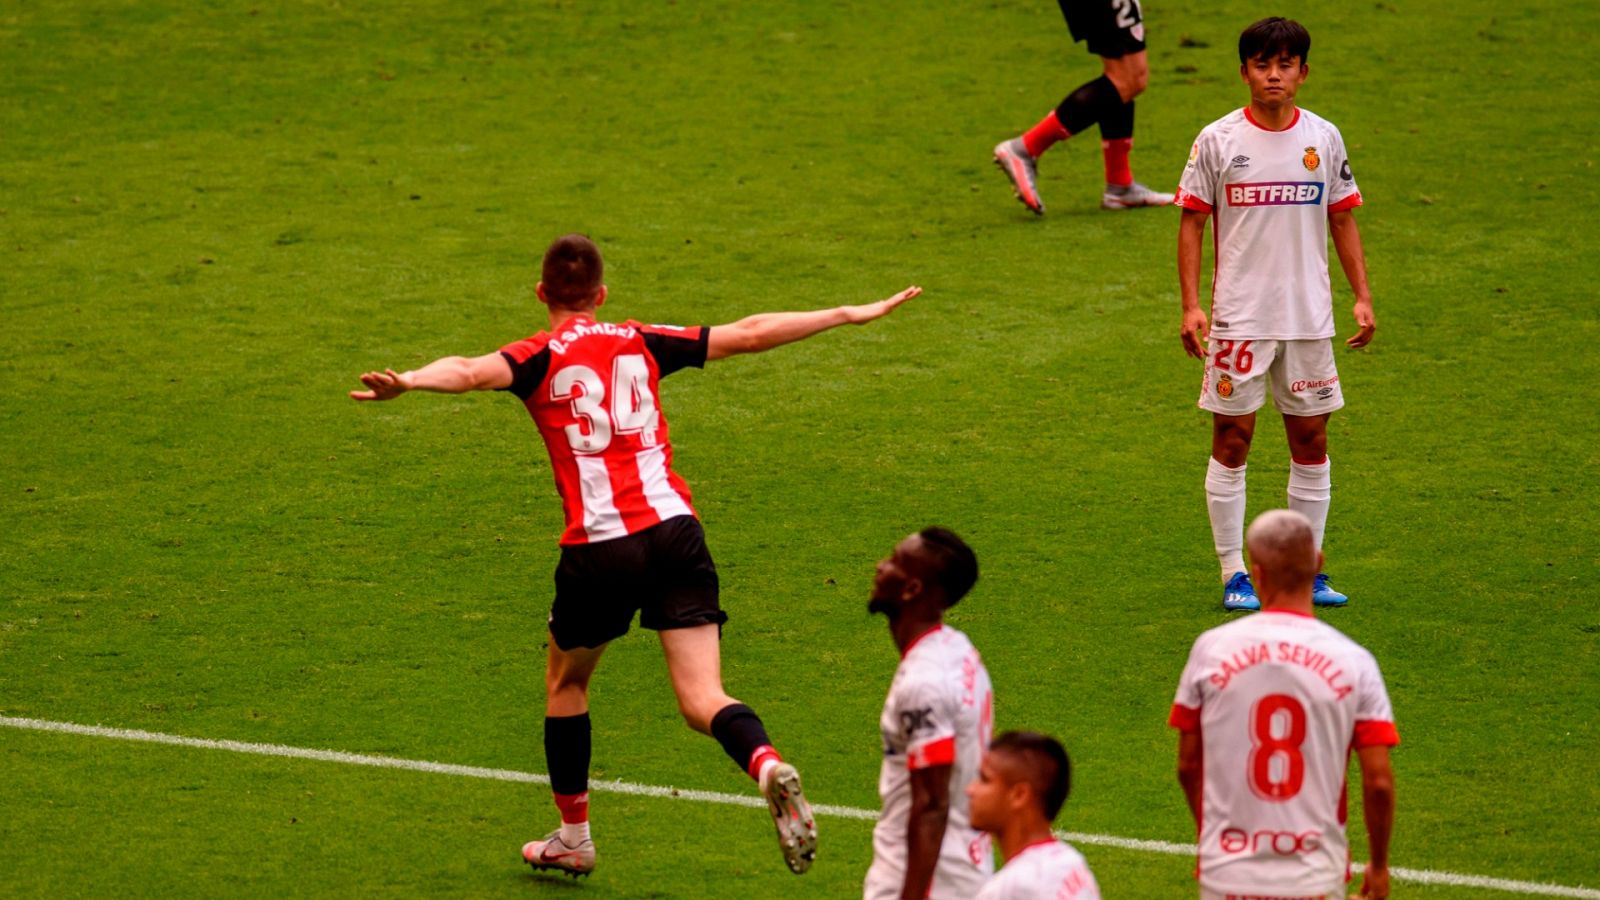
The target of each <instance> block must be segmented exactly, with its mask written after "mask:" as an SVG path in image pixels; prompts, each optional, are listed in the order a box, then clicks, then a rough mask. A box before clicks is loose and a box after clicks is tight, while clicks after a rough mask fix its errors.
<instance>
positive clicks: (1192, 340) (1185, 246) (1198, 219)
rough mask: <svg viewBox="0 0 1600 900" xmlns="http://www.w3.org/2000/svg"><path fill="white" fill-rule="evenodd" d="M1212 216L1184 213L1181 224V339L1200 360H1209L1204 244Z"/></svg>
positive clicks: (1179, 279) (1179, 237) (1179, 287)
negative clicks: (1203, 289)
mask: <svg viewBox="0 0 1600 900" xmlns="http://www.w3.org/2000/svg"><path fill="white" fill-rule="evenodd" d="M1210 217H1211V214H1210V213H1208V212H1200V211H1199V210H1194V209H1185V210H1184V211H1183V221H1182V222H1180V223H1179V224H1178V295H1179V297H1180V298H1181V299H1182V301H1183V325H1182V329H1181V330H1180V331H1179V337H1181V338H1182V339H1183V349H1184V351H1185V352H1187V353H1188V354H1189V355H1190V356H1192V357H1194V358H1196V359H1205V358H1206V332H1207V330H1208V326H1207V324H1206V311H1205V310H1203V309H1201V308H1200V244H1201V242H1202V240H1203V239H1204V238H1205V236H1206V220H1207V219H1209V218H1210Z"/></svg>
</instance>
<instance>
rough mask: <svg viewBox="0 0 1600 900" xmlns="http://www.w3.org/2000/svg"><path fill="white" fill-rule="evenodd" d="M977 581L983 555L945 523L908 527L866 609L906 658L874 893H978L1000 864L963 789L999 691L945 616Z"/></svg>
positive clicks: (886, 747) (888, 709)
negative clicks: (884, 624)
mask: <svg viewBox="0 0 1600 900" xmlns="http://www.w3.org/2000/svg"><path fill="white" fill-rule="evenodd" d="M977 580H978V560H977V557H976V556H974V555H973V552H972V550H971V548H969V547H968V546H967V545H966V544H965V543H964V542H963V541H962V540H961V538H959V537H957V536H956V535H955V534H954V533H952V532H951V531H949V530H948V529H944V528H924V529H923V530H922V531H919V532H917V533H916V534H913V535H911V536H909V537H907V538H906V539H905V540H902V541H901V542H900V543H899V544H897V545H895V548H894V553H893V554H891V555H890V556H889V558H888V559H885V560H883V561H882V562H880V563H878V571H877V574H876V576H875V577H874V578H873V582H872V599H871V601H870V602H868V604H867V609H868V610H869V611H870V612H874V613H883V614H884V615H885V616H887V617H888V619H889V633H890V635H891V636H893V638H894V643H895V646H896V647H898V648H899V649H900V667H899V668H898V669H896V670H895V673H894V682H893V684H891V685H890V687H889V698H888V700H886V701H885V702H884V704H883V718H882V720H881V721H880V723H879V726H880V728H881V730H882V732H883V768H882V770H881V772H880V774H879V776H878V795H879V796H880V797H882V798H883V812H882V814H881V815H879V817H878V824H877V827H876V828H874V829H873V831H872V867H871V868H870V869H868V870H867V879H866V885H865V891H864V895H865V897H866V898H867V900H894V898H904V900H923V898H929V900H971V898H972V897H973V896H974V895H976V894H977V893H978V891H979V889H981V888H982V887H983V884H984V882H985V881H986V880H987V879H988V878H989V875H990V873H992V872H993V871H994V857H993V853H992V852H991V850H990V846H989V837H988V835H985V834H984V833H983V832H981V831H978V830H977V829H975V828H973V827H972V824H971V821H970V819H971V817H970V815H969V802H968V799H967V795H966V792H965V791H964V790H962V789H963V788H964V787H965V786H966V785H967V783H968V782H970V781H972V779H973V778H975V777H976V776H977V774H978V763H979V761H980V759H981V758H982V756H983V752H984V748H985V747H987V746H988V745H989V735H990V734H991V733H992V732H993V730H994V693H993V690H992V689H991V687H990V684H989V672H988V671H987V670H986V669H984V667H983V660H982V659H980V658H979V657H978V651H977V649H976V648H974V647H973V646H972V642H971V641H969V640H967V636H966V635H964V634H962V633H961V632H959V631H957V630H955V629H954V628H951V627H949V626H947V625H945V624H944V611H945V610H946V609H949V608H950V607H952V606H954V605H956V603H957V601H959V600H960V599H961V598H962V597H964V596H966V593H967V591H969V590H971V589H972V585H973V584H974V583H975V582H976V581H977Z"/></svg>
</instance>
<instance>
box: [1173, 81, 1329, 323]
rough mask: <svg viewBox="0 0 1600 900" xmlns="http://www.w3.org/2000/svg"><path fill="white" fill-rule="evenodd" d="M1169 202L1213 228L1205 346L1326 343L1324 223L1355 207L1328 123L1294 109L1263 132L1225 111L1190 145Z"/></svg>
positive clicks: (1244, 114) (1239, 113) (1245, 116)
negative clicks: (1281, 125)
mask: <svg viewBox="0 0 1600 900" xmlns="http://www.w3.org/2000/svg"><path fill="white" fill-rule="evenodd" d="M1173 202H1174V203H1176V204H1177V205H1179V206H1182V207H1183V208H1185V209H1192V210H1195V211H1197V212H1208V213H1211V216H1212V220H1213V222H1214V223H1215V225H1216V228H1215V230H1214V231H1213V232H1212V234H1213V239H1214V240H1215V242H1216V273H1215V277H1214V278H1213V281H1212V285H1211V336H1212V337H1214V338H1227V339H1229V340H1278V341H1288V340H1315V339H1319V338H1330V337H1333V290H1332V288H1331V286H1330V285H1329V283H1328V215H1329V214H1330V213H1333V212H1337V211H1340V210H1346V209H1350V208H1352V207H1356V206H1360V205H1361V191H1360V190H1359V189H1357V187H1356V182H1355V176H1353V175H1352V174H1351V173H1350V158H1349V156H1348V154H1346V152H1345V148H1344V138H1343V137H1341V136H1340V134H1339V129H1337V128H1335V127H1334V126H1333V123H1331V122H1329V121H1328V120H1326V119H1323V118H1321V117H1320V116H1317V115H1315V114H1314V113H1311V112H1309V111H1307V110H1303V109H1301V110H1296V111H1295V118H1294V121H1293V122H1292V123H1291V124H1290V125H1289V127H1288V128H1285V129H1284V130H1282V131H1268V130H1267V129H1266V128H1264V127H1262V126H1261V125H1258V124H1257V123H1256V121H1255V118H1254V117H1252V116H1251V115H1250V110H1249V109H1242V110H1235V111H1233V112H1232V113H1229V114H1228V115H1226V116H1223V117H1222V118H1220V119H1218V120H1217V121H1215V122H1212V123H1211V124H1210V125H1207V126H1206V127H1205V129H1204V130H1203V131H1201V132H1200V136H1199V137H1198V138H1196V139H1195V143H1194V149H1193V150H1192V151H1190V154H1189V162H1188V164H1187V165H1186V166H1185V167H1184V170H1183V178H1182V179H1181V180H1180V181H1179V183H1178V195H1177V199H1176V200H1174V201H1173Z"/></svg>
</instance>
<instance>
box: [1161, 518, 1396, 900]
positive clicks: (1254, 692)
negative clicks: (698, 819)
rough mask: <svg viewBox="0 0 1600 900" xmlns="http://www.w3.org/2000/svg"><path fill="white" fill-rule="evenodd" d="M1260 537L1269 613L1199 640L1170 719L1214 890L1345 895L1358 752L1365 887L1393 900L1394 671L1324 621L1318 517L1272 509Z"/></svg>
mask: <svg viewBox="0 0 1600 900" xmlns="http://www.w3.org/2000/svg"><path fill="white" fill-rule="evenodd" d="M1248 538H1249V549H1250V561H1251V566H1250V573H1251V574H1252V575H1254V576H1255V583H1256V588H1257V590H1258V591H1260V597H1261V603H1262V614H1261V615H1258V616H1251V617H1249V618H1246V619H1240V620H1237V621H1234V622H1230V623H1228V624H1226V625H1222V626H1219V627H1217V628H1213V629H1211V630H1210V631H1207V632H1206V633H1205V634H1202V635H1201V636H1200V637H1199V639H1197V640H1196V641H1195V642H1194V648H1193V649H1192V650H1190V651H1189V663H1188V665H1187V666H1185V667H1184V670H1183V677H1182V679H1181V680H1180V681H1179V682H1178V694H1177V698H1176V699H1175V700H1174V701H1173V705H1172V716H1171V718H1170V719H1169V722H1170V724H1171V725H1172V726H1173V727H1174V728H1177V729H1178V730H1179V731H1180V732H1181V734H1180V736H1179V738H1178V780H1179V782H1181V783H1182V785H1183V791H1184V795H1185V797H1186V798H1187V799H1188V801H1189V809H1190V811H1191V812H1192V813H1193V814H1194V817H1195V821H1196V823H1197V824H1198V826H1199V832H1200V836H1199V837H1200V839H1199V844H1200V847H1199V851H1200V858H1199V863H1198V866H1197V868H1196V873H1195V874H1196V877H1197V878H1198V879H1199V881H1200V894H1201V897H1202V898H1205V900H1212V898H1218V900H1220V898H1222V897H1275V898H1284V900H1288V898H1323V897H1341V898H1342V897H1343V896H1344V885H1345V882H1346V881H1348V880H1349V873H1350V847H1349V842H1348V839H1347V838H1346V836H1345V770H1346V766H1347V765H1348V762H1349V758H1350V753H1351V751H1352V750H1353V751H1354V752H1355V753H1356V755H1357V756H1358V758H1359V759H1360V762H1361V793H1362V800H1363V804H1364V805H1363V809H1364V810H1365V819H1366V822H1367V847H1368V852H1369V862H1368V863H1367V871H1366V877H1365V880H1364V883H1363V885H1362V891H1361V895H1362V896H1363V897H1368V898H1371V900H1382V898H1384V897H1387V896H1388V894H1389V834H1390V830H1391V828H1392V827H1393V824H1394V775H1393V773H1392V771H1391V769H1390V765H1389V748H1390V747H1393V746H1395V745H1396V744H1398V743H1400V736H1399V734H1398V733H1397V732H1396V731H1395V727H1394V714H1393V712H1391V710H1390V708H1389V695H1388V692H1387V691H1386V690H1385V689H1384V685H1383V676H1382V675H1381V674H1380V673H1379V671H1378V664H1377V662H1376V661H1375V660H1374V659H1373V658H1372V654H1371V653H1368V652H1367V651H1366V650H1365V649H1364V648H1362V647H1361V646H1360V645H1359V644H1357V643H1356V642H1354V641H1352V640H1350V639H1349V638H1348V637H1345V636H1344V635H1343V634H1341V633H1339V631H1338V630H1336V629H1335V628H1333V626H1331V625H1327V624H1324V623H1322V622H1319V621H1318V620H1317V619H1316V618H1315V617H1314V616H1313V615H1312V612H1311V610H1312V602H1311V585H1312V580H1313V578H1314V577H1315V576H1316V573H1317V572H1318V571H1320V567H1321V565H1322V553H1321V552H1320V551H1318V550H1317V549H1316V545H1315V541H1314V537H1313V532H1312V528H1311V523H1310V522H1309V521H1308V520H1307V519H1306V517H1305V516H1302V515H1300V514H1299V513H1297V512H1293V511H1291V510H1273V511H1271V512H1267V513H1263V514H1262V515H1261V516H1259V517H1257V519H1256V520H1255V522H1254V523H1252V524H1251V526H1250V532H1249V535H1248Z"/></svg>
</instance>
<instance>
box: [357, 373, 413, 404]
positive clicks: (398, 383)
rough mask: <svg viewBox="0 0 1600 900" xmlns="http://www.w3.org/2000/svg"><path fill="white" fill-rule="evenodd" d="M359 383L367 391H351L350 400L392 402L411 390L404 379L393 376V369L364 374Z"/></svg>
mask: <svg viewBox="0 0 1600 900" xmlns="http://www.w3.org/2000/svg"><path fill="white" fill-rule="evenodd" d="M361 383H362V384H364V385H366V386H367V387H368V388H369V390H365V391H351V392H350V399H351V400H393V399H394V398H396V397H398V396H400V395H401V394H404V393H405V392H406V391H409V390H411V385H409V384H407V383H406V380H405V378H403V377H402V376H400V375H397V374H395V371H394V370H393V369H384V370H383V371H382V372H365V373H363V374H362V376H361Z"/></svg>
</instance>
